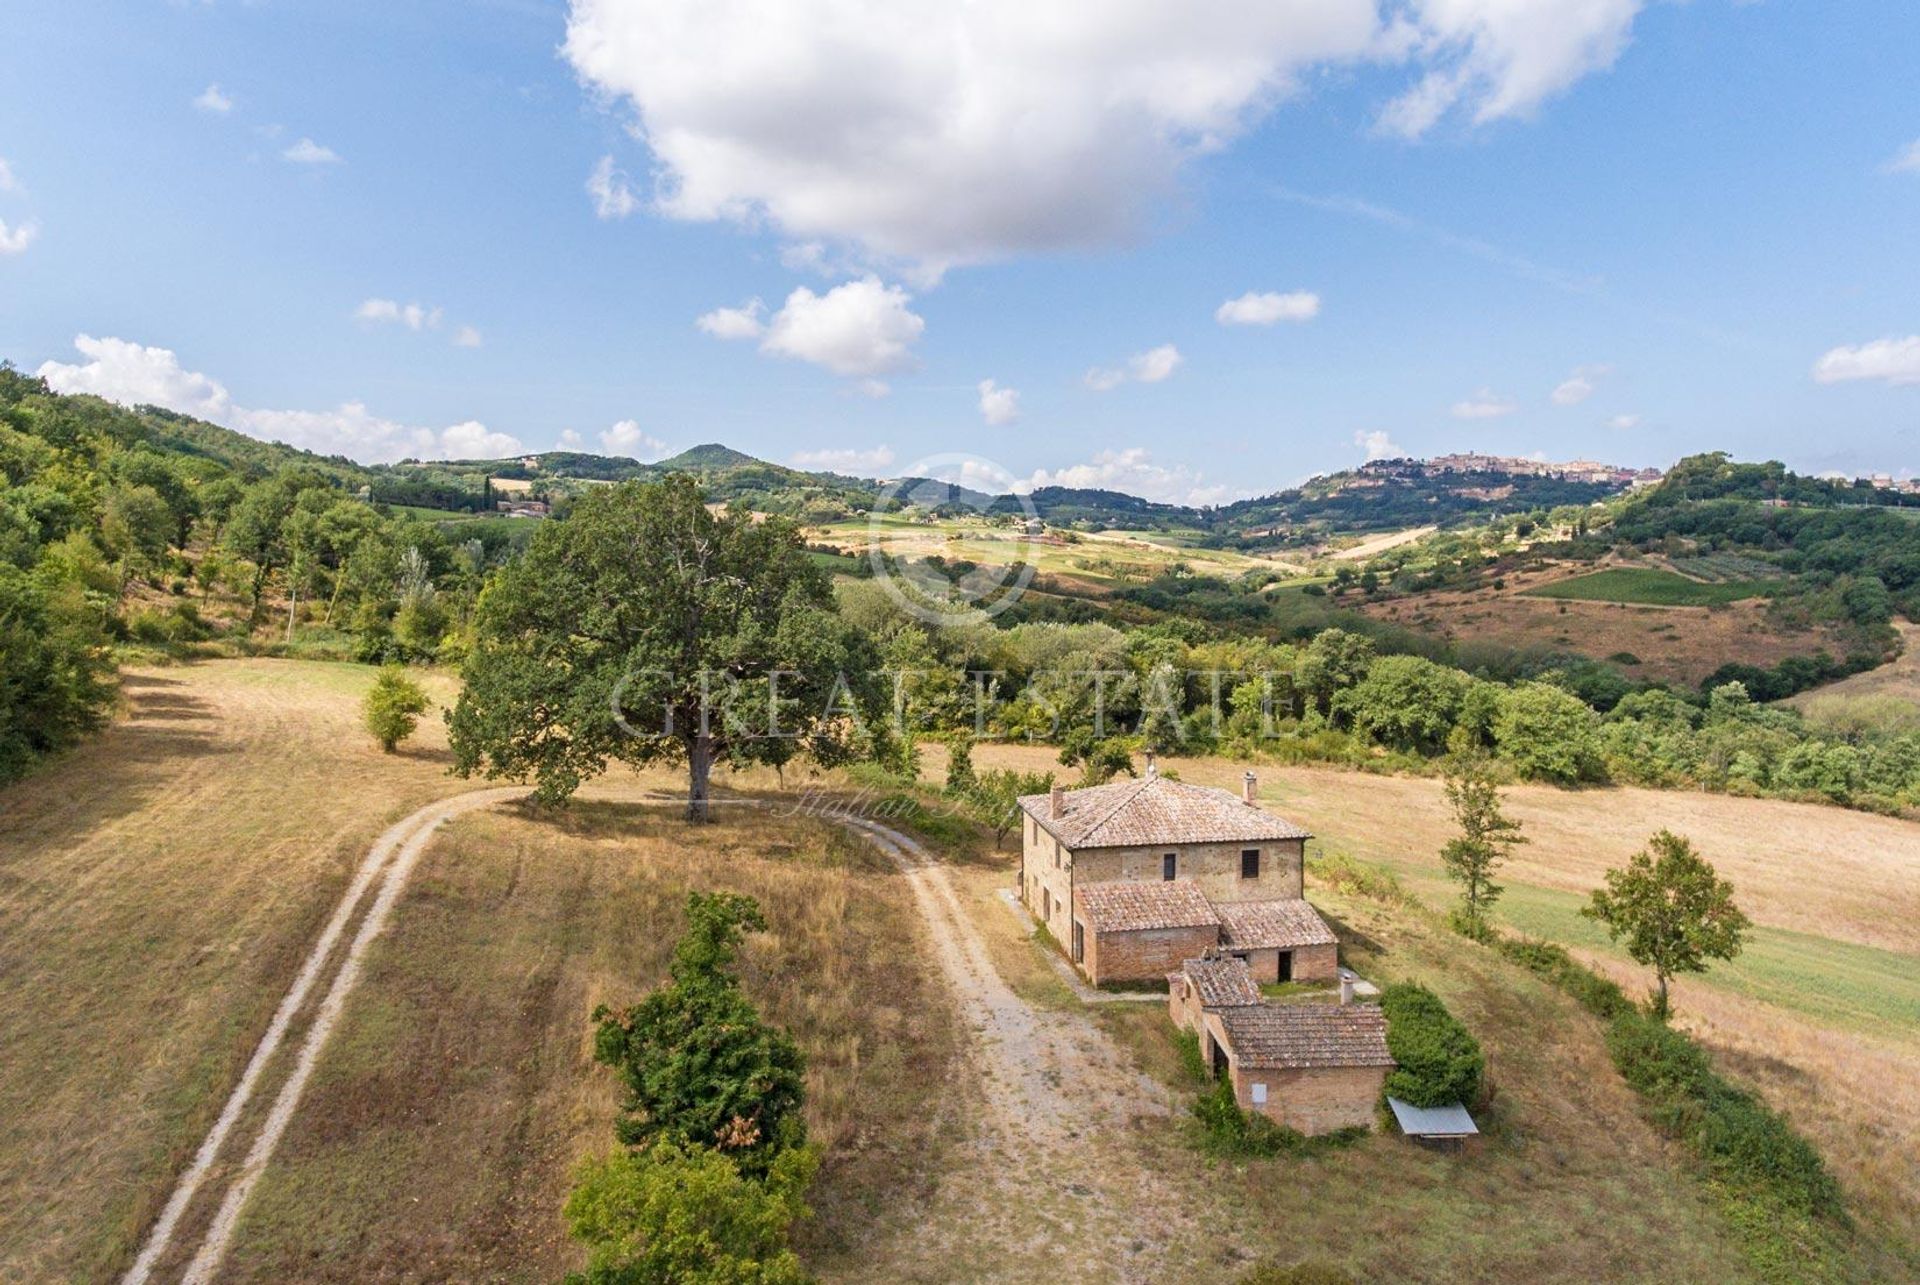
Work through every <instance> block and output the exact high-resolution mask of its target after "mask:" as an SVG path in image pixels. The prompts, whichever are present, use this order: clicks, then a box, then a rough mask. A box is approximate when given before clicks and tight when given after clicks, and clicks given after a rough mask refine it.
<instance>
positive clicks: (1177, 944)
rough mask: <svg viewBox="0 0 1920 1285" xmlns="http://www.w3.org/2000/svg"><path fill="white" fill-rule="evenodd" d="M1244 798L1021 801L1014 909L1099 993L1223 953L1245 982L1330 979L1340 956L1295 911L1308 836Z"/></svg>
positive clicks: (1305, 909) (1137, 792) (1150, 769)
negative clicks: (1018, 904) (1244, 973)
mask: <svg viewBox="0 0 1920 1285" xmlns="http://www.w3.org/2000/svg"><path fill="white" fill-rule="evenodd" d="M1256 785H1257V781H1256V780H1255V777H1254V775H1253V773H1251V772H1249V773H1247V774H1246V777H1245V778H1244V781H1243V790H1242V792H1241V794H1239V795H1234V794H1232V793H1229V792H1228V791H1226V790H1217V789H1213V788H1211V787H1208V786H1202V785H1187V784H1185V783H1183V782H1179V781H1170V780H1168V779H1167V778H1165V777H1163V776H1161V775H1160V773H1159V771H1158V769H1157V768H1156V767H1155V765H1154V762H1153V756H1152V755H1148V757H1147V769H1146V773H1145V775H1144V776H1142V777H1141V779H1139V780H1137V781H1134V780H1127V781H1119V782H1115V783H1114V784H1111V785H1097V786H1093V787H1091V788H1088V789H1082V790H1067V789H1062V788H1061V787H1059V786H1055V787H1054V789H1053V791H1052V792H1051V793H1050V794H1035V795H1029V796H1027V797H1025V798H1023V799H1021V800H1020V806H1021V809H1022V810H1023V811H1024V813H1025V817H1024V819H1023V824H1022V831H1021V848H1020V889H1019V891H1020V899H1021V901H1022V903H1023V904H1025V906H1026V907H1027V909H1028V910H1029V911H1030V912H1032V914H1033V915H1034V917H1035V918H1036V919H1038V920H1039V921H1040V922H1041V923H1042V924H1045V925H1046V927H1047V930H1048V931H1049V932H1050V933H1051V934H1052V935H1053V937H1054V939H1055V940H1056V941H1058V942H1059V943H1061V946H1062V949H1064V950H1065V951H1066V953H1067V957H1068V958H1069V959H1071V960H1072V961H1073V963H1074V965H1075V966H1076V967H1078V968H1079V969H1080V971H1081V972H1083V973H1084V974H1085V975H1086V976H1087V978H1088V979H1089V980H1090V981H1092V982H1093V983H1094V984H1095V985H1099V984H1100V983H1103V982H1110V981H1147V980H1158V979H1159V978H1162V977H1165V976H1167V974H1168V973H1170V972H1172V971H1173V970H1175V969H1178V968H1179V967H1181V965H1182V963H1183V961H1185V960H1189V959H1197V958H1201V957H1203V956H1207V955H1210V954H1215V953H1220V952H1224V953H1225V954H1227V955H1229V956H1232V957H1235V958H1238V959H1239V960H1241V961H1242V962H1243V963H1244V964H1245V965H1246V966H1247V968H1248V970H1249V973H1250V976H1251V977H1252V979H1253V981H1254V982H1256V983H1258V982H1281V981H1332V980H1333V979H1334V977H1335V976H1336V974H1337V967H1338V965H1337V954H1338V949H1339V944H1338V942H1337V940H1336V939H1335V937H1334V935H1333V932H1332V930H1331V929H1329V928H1328V927H1327V925H1326V922H1325V921H1324V920H1323V919H1321V918H1320V916H1319V914H1318V913H1317V912H1316V911H1315V910H1314V908H1313V907H1312V906H1310V905H1308V904H1307V902H1306V901H1305V900H1304V899H1303V895H1302V894H1303V890H1304V885H1303V874H1302V859H1303V855H1304V851H1305V845H1306V841H1307V839H1308V838H1309V837H1311V836H1309V835H1308V834H1307V832H1306V831H1305V830H1302V829H1301V828H1300V827H1299V826H1297V825H1295V824H1294V823H1293V822H1291V821H1288V820H1286V819H1285V818H1283V817H1277V816H1275V815H1273V814H1272V813H1270V812H1267V811H1265V810H1264V809H1262V808H1261V807H1260V806H1259V805H1258V804H1257V803H1256V802H1255V801H1254V800H1255V787H1256Z"/></svg>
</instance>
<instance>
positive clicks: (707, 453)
mask: <svg viewBox="0 0 1920 1285" xmlns="http://www.w3.org/2000/svg"><path fill="white" fill-rule="evenodd" d="M764 463H766V461H765V460H760V459H755V458H754V457H753V456H751V455H748V454H747V453H746V452H745V451H736V450H734V449H733V448H732V447H731V446H723V445H722V444H721V443H719V442H706V443H703V444H701V445H699V446H693V447H689V448H688V449H686V450H684V451H681V452H680V453H679V454H678V455H675V456H673V457H672V458H670V459H664V460H660V461H658V462H656V463H655V465H654V467H655V468H662V469H723V468H741V467H744V466H747V465H754V464H764Z"/></svg>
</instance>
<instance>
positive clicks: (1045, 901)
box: [1040, 888, 1053, 923]
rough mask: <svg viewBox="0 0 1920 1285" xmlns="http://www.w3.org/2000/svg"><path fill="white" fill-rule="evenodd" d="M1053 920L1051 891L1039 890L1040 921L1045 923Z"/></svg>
mask: <svg viewBox="0 0 1920 1285" xmlns="http://www.w3.org/2000/svg"><path fill="white" fill-rule="evenodd" d="M1052 918H1053V889H1051V888H1042V889H1041V890H1040V921H1041V922H1042V923H1045V922H1046V921H1048V920H1050V919H1052Z"/></svg>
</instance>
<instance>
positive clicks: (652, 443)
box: [575, 419, 667, 464]
mask: <svg viewBox="0 0 1920 1285" xmlns="http://www.w3.org/2000/svg"><path fill="white" fill-rule="evenodd" d="M575 436H576V438H577V437H578V435H577V434H576V435H575ZM600 445H601V446H602V447H604V448H605V449H606V451H607V453H608V454H610V455H626V456H630V457H632V458H633V459H636V460H639V461H640V462H641V463H643V464H644V463H651V462H652V461H654V460H657V459H659V458H661V457H662V456H664V455H665V454H666V453H667V444H666V443H665V442H663V441H661V440H660V439H659V438H657V437H654V436H653V435H651V434H650V433H648V432H647V431H646V430H645V429H643V428H641V427H640V423H639V421H638V420H632V419H623V420H621V421H619V422H618V423H616V424H615V425H613V426H612V427H611V428H609V429H607V430H606V431H605V432H603V433H601V434H600Z"/></svg>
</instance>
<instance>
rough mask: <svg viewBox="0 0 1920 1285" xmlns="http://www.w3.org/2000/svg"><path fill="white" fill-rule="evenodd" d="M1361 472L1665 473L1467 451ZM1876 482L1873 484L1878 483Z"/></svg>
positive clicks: (1621, 482) (1560, 476) (1621, 478)
mask: <svg viewBox="0 0 1920 1285" xmlns="http://www.w3.org/2000/svg"><path fill="white" fill-rule="evenodd" d="M1360 471H1361V472H1362V473H1371V474H1374V475H1375V476H1386V477H1432V476H1434V475H1435V474H1442V473H1498V474H1505V475H1506V476H1508V477H1544V478H1553V479H1555V480H1557V481H1562V482H1597V483H1600V484H1602V485H1606V486H1622V487H1627V486H1651V485H1653V484H1654V483H1655V482H1658V481H1659V480H1660V479H1661V477H1663V476H1664V474H1663V473H1662V471H1661V470H1659V469H1657V468H1626V467H1624V466H1622V465H1619V464H1602V463H1600V462H1599V461H1598V460H1568V461H1566V462H1565V463H1556V462H1554V461H1552V460H1538V459H1528V458H1526V457H1524V456H1519V455H1481V454H1479V453H1478V452H1475V451H1467V452H1465V453H1462V454H1456V455H1436V456H1434V457H1433V458H1432V459H1430V460H1413V459H1392V460H1369V461H1367V463H1365V464H1363V465H1361V466H1360ZM1877 484H1878V483H1876V485H1877Z"/></svg>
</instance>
